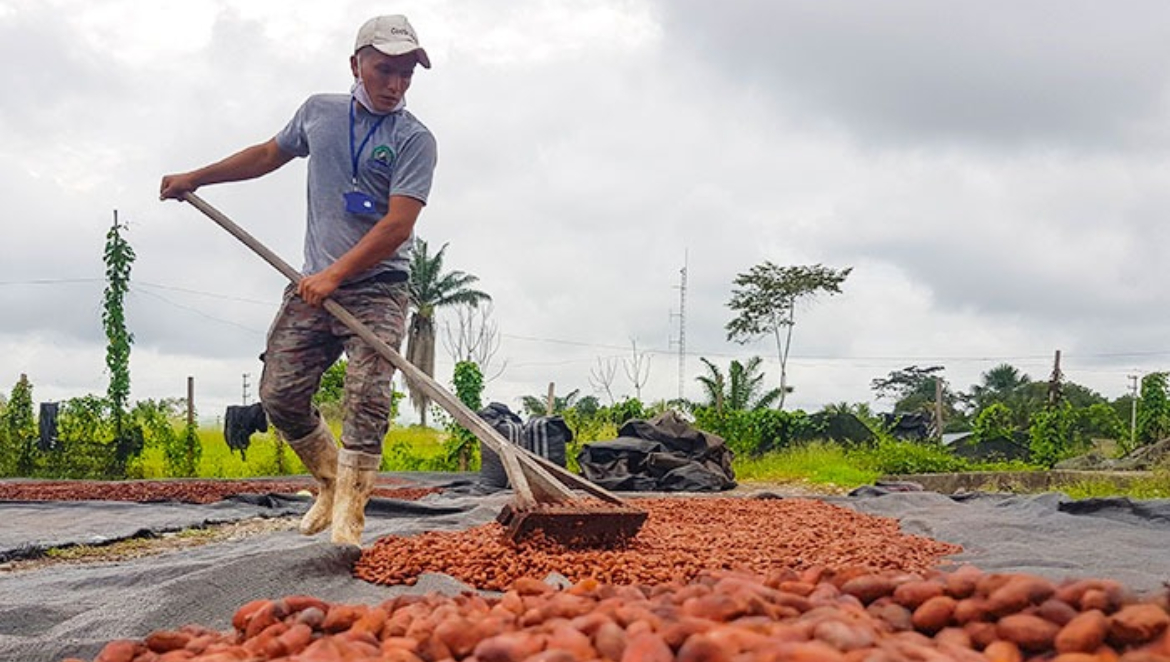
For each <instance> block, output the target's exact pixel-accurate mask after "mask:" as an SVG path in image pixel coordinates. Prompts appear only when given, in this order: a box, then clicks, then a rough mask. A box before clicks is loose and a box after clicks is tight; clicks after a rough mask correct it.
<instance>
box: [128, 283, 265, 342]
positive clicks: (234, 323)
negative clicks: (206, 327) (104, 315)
mask: <svg viewBox="0 0 1170 662" xmlns="http://www.w3.org/2000/svg"><path fill="white" fill-rule="evenodd" d="M130 291H131V292H134V293H136V294H145V295H146V296H150V297H154V298H155V299H158V300H159V301H162V302H163V303H167V304H170V305H172V306H174V307H175V308H180V309H182V310H186V311H189V312H192V313H195V314H196V315H199V316H201V317H206V318H207V319H209V320H213V321H216V322H221V323H223V324H229V325H231V326H234V327H236V328H239V329H243V330H245V331H248V332H250V333H255V334H259V335H264V334H265V333H266V332H265V331H259V330H257V329H253V328H251V327H247V326H244V325H243V324H238V323H236V322H233V321H231V320H226V319H223V318H221V317H216V316H215V315H209V314H207V313H205V312H203V311H202V310H199V309H198V308H193V307H191V306H185V305H183V304H181V303H177V302H175V301H171V300H170V299H168V298H166V297H164V296H162V295H161V294H156V293H154V292H150V291H147V290H139V289H136V288H133V287H131V288H130Z"/></svg>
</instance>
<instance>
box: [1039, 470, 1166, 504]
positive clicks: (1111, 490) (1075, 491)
mask: <svg viewBox="0 0 1170 662" xmlns="http://www.w3.org/2000/svg"><path fill="white" fill-rule="evenodd" d="M1060 491H1062V492H1064V493H1065V494H1067V495H1069V496H1070V497H1072V498H1074V499H1089V498H1093V497H1115V496H1127V497H1130V498H1132V499H1170V469H1158V470H1156V471H1154V472H1153V475H1152V476H1150V477H1149V478H1135V479H1134V480H1133V481H1132V482H1131V483H1129V484H1128V485H1126V486H1121V485H1118V484H1117V483H1114V482H1112V481H1108V480H1085V481H1077V482H1075V483H1068V484H1066V485H1062V486H1061V487H1060Z"/></svg>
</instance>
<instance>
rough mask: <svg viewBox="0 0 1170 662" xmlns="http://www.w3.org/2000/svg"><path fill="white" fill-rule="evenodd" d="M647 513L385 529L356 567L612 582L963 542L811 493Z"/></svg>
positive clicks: (391, 576) (826, 561) (850, 563)
mask: <svg viewBox="0 0 1170 662" xmlns="http://www.w3.org/2000/svg"><path fill="white" fill-rule="evenodd" d="M636 505H637V506H638V507H639V508H643V509H645V510H646V511H647V512H648V513H649V517H648V518H647V520H646V524H645V525H644V526H643V527H642V530H641V531H640V532H639V533H638V535H637V537H635V538H634V539H632V540H631V541H629V542H628V544H626V545H624V546H621V547H618V548H613V549H589V548H584V549H570V548H565V547H562V546H559V545H557V544H556V543H554V542H552V541H549V540H544V539H541V538H539V537H536V538H534V539H529V540H525V541H522V542H521V543H520V544H512V543H511V542H510V541H508V540H506V539H505V537H504V535H503V529H502V528H501V527H500V526H499V525H498V524H489V525H485V526H480V527H475V528H471V529H466V530H462V531H454V532H449V531H430V532H426V533H423V534H421V535H417V536H410V537H405V536H388V537H385V538H382V539H379V540H378V541H377V542H375V544H374V546H373V547H372V548H370V549H367V550H365V552H364V553H363V554H362V557H361V559H360V560H359V561H358V563H357V566H356V567H355V569H354V574H355V575H356V576H357V577H358V578H360V579H364V580H366V581H368V582H372V583H375V584H386V585H396V584H413V583H414V582H415V581H416V580H417V578H418V576H419V575H421V574H423V573H426V572H435V573H444V574H447V575H450V576H452V577H455V578H456V579H459V580H461V581H463V582H465V583H467V584H468V585H470V586H474V587H475V588H479V589H489V590H504V589H506V588H507V587H508V586H510V585H511V584H512V582H513V581H515V580H516V579H519V578H521V577H541V578H543V577H547V576H548V575H549V574H550V573H559V574H561V575H563V576H564V577H566V578H567V579H568V580H569V581H571V582H577V581H581V580H584V579H587V578H593V579H597V580H598V581H602V582H605V583H614V584H662V583H667V582H670V581H687V580H689V579H692V578H694V577H696V576H698V574H699V573H700V572H702V571H704V570H719V569H726V570H745V571H749V572H753V573H757V574H762V575H767V574H768V573H771V572H774V571H779V570H784V569H789V568H792V569H797V570H802V569H804V568H809V567H812V566H817V565H819V566H825V567H831V568H839V567H866V568H869V569H873V570H884V569H896V570H903V571H911V572H917V571H925V570H928V569H930V568H933V567H936V566H937V564H938V563H939V561H940V560H941V559H942V558H943V557H945V556H947V555H950V554H957V553H958V552H960V551H962V548H960V547H958V546H956V545H952V544H950V543H944V542H939V541H937V540H932V539H930V538H923V537H920V536H911V535H907V534H904V533H902V532H901V530H900V529H899V525H898V521H897V520H896V519H893V518H889V517H878V516H874V515H866V514H863V513H858V512H856V511H854V510H850V509H848V508H843V507H840V506H835V505H832V504H828V503H825V502H823V501H817V500H815V499H743V498H702V499H696V498H666V499H639V500H637V502H636Z"/></svg>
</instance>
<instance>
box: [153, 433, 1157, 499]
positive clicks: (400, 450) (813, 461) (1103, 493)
mask: <svg viewBox="0 0 1170 662" xmlns="http://www.w3.org/2000/svg"><path fill="white" fill-rule="evenodd" d="M334 434H335V435H339V434H340V430H339V429H334ZM447 437H448V435H447V433H446V432H443V431H440V430H435V429H433V428H421V427H417V426H412V427H395V428H393V429H391V430H390V431H389V432H388V433H387V434H386V438H385V444H384V446H383V448H384V452H383V455H382V470H383V471H447V470H453V469H454V467H455V463H454V461H453V460H451V459H449V458H448V457H447V450H446V448H445V447H444V442H445V441H446V440H447ZM199 438H200V440H201V442H202V449H203V452H202V457H201V458H200V461H199V476H198V477H200V478H254V477H263V476H281V475H296V474H303V473H305V468H304V465H302V464H301V462H300V460H299V459H298V458H297V457H296V454H295V453H293V452H292V450H290V449H289V448H288V447H287V446H286V445H283V444H280V443H278V441H277V439H276V436H275V434H274V433H272V432H268V433H265V434H255V435H253V437H252V444H251V446H250V447H249V448H248V450H247V454H246V458H247V459H246V461H245V459H244V458H242V457H241V456H240V454H239V453H238V452H233V451H232V450H231V449H229V448H228V445H227V442H226V441H225V440H224V437H223V433H222V432H221V431H220V430H218V429H215V428H202V429H200V430H199ZM570 454H572V451H570ZM574 464H575V463H574ZM733 467H734V469H735V475H736V478H737V479H738V480H740V481H744V482H769V483H788V482H791V483H806V484H812V485H817V486H822V487H824V488H826V489H828V490H849V489H852V488H854V487H859V486H862V485H872V484H873V483H874V482H875V481H876V480H878V479H880V478H881V477H882V476H885V475H891V474H913V473H946V472H954V471H964V470H969V471H975V470H979V471H1004V470H1013V471H1020V470H1028V469H1029V467H1027V466H1026V465H1023V464H1021V463H1011V464H995V463H984V464H971V463H966V462H964V461H961V460H958V459H957V458H955V457H953V456H951V455H950V454H948V453H946V452H945V451H942V450H940V449H938V448H935V447H931V446H929V445H923V444H912V443H906V442H882V443H880V444H878V445H877V446H876V447H873V448H864V449H862V448H857V449H848V448H845V447H842V446H840V445H838V444H834V443H815V442H814V443H810V444H805V445H801V446H797V447H794V448H789V449H785V450H782V451H777V452H773V453H768V454H765V455H762V456H758V457H746V456H744V457H737V458H736V459H735V461H734V463H733ZM137 468H138V471H137V472H136V473H138V474H139V475H140V477H141V478H147V479H157V478H166V477H167V473H166V466H165V463H164V461H163V455H162V451H161V449H153V448H152V449H147V451H146V452H144V453H143V455H142V457H141V459H140V461H139V463H138V465H137ZM478 468H479V467H478V463H473V464H472V465H471V466H470V467H469V470H472V471H475V470H478ZM1033 469H1034V468H1033ZM1061 489H1062V491H1064V492H1065V493H1066V494H1068V495H1069V496H1070V497H1073V498H1078V499H1081V498H1089V497H1107V496H1130V497H1132V498H1137V499H1155V498H1170V469H1163V470H1160V471H1156V472H1154V473H1153V475H1152V476H1151V477H1149V478H1143V479H1138V480H1135V481H1133V482H1132V484H1130V485H1129V486H1128V487H1124V488H1123V487H1119V486H1118V485H1116V484H1114V483H1111V482H1109V481H1104V480H1098V481H1084V482H1079V483H1072V484H1068V485H1065V486H1062V487H1061Z"/></svg>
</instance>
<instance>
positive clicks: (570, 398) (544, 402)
mask: <svg viewBox="0 0 1170 662" xmlns="http://www.w3.org/2000/svg"><path fill="white" fill-rule="evenodd" d="M580 394H581V389H577V388H575V389H573V390H572V391H569V392H568V393H566V394H565V395H557V394H556V393H553V408H552V411H549V410H548V396H544V397H541V396H538V395H525V396H521V398H520V406H521V408H522V409H523V410H524V413H525V414H528V415H529V416H556V415H558V414H563V413H564V412H565V411H566V410H568V409H571V408H573V407H576V406H577V396H579V395H580Z"/></svg>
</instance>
